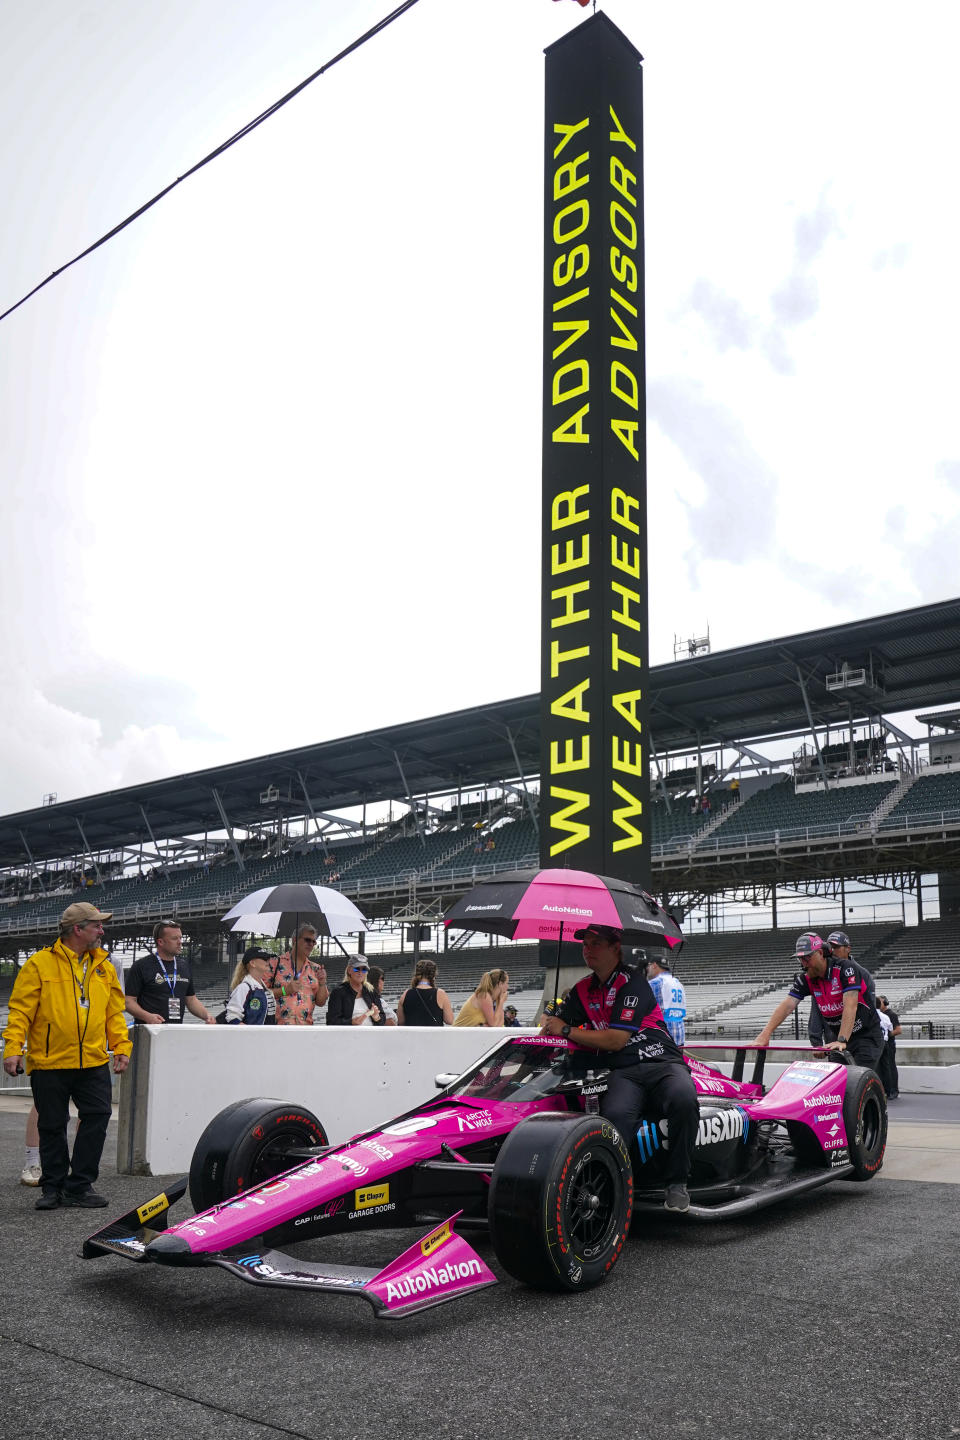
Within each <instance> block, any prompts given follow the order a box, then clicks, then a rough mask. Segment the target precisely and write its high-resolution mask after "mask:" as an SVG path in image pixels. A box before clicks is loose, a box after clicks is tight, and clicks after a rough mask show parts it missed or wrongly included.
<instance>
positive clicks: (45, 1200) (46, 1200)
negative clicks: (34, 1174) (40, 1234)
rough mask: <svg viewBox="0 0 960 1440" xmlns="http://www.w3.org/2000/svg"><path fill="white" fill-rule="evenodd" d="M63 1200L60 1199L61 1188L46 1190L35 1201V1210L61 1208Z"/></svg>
mask: <svg viewBox="0 0 960 1440" xmlns="http://www.w3.org/2000/svg"><path fill="white" fill-rule="evenodd" d="M62 1204H63V1201H62V1200H61V1199H60V1191H59V1190H44V1192H43V1194H42V1195H40V1196H39V1197H38V1198H37V1200H36V1201H35V1202H34V1206H33V1208H34V1210H59V1209H60V1206H61V1205H62Z"/></svg>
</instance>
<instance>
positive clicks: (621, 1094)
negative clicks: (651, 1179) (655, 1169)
mask: <svg viewBox="0 0 960 1440" xmlns="http://www.w3.org/2000/svg"><path fill="white" fill-rule="evenodd" d="M600 1112H601V1114H602V1115H603V1116H604V1118H605V1119H607V1120H611V1121H612V1122H613V1124H614V1125H616V1127H617V1129H618V1130H620V1131H622V1133H623V1136H624V1138H625V1139H627V1140H629V1141H631V1142H632V1140H633V1137H634V1136H635V1135H636V1133H637V1125H638V1123H639V1122H640V1120H641V1119H647V1120H650V1119H660V1118H661V1117H663V1118H666V1120H667V1122H668V1124H669V1142H670V1143H669V1145H668V1147H667V1150H666V1156H667V1159H666V1165H665V1169H664V1177H663V1179H664V1184H665V1185H682V1184H685V1183H686V1180H687V1177H688V1176H689V1174H690V1167H691V1165H692V1164H693V1147H694V1146H695V1145H696V1143H697V1125H698V1123H699V1120H700V1105H699V1102H698V1100H697V1089H696V1086H695V1085H694V1083H693V1080H692V1079H691V1078H690V1071H689V1070H688V1069H687V1067H686V1065H684V1064H683V1062H682V1061H681V1062H680V1063H677V1062H676V1061H674V1060H642V1061H641V1062H640V1063H639V1064H637V1065H630V1066H627V1067H625V1068H624V1069H623V1070H611V1072H610V1079H609V1082H608V1084H607V1092H606V1094H605V1095H603V1096H602V1097H601V1100H600Z"/></svg>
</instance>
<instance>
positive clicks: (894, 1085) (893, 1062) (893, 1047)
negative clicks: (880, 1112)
mask: <svg viewBox="0 0 960 1440" xmlns="http://www.w3.org/2000/svg"><path fill="white" fill-rule="evenodd" d="M883 1049H884V1054H885V1055H886V1057H887V1061H888V1063H889V1066H890V1082H891V1088H890V1089H889V1090H888V1091H887V1094H888V1095H899V1094H900V1071H899V1070H898V1069H897V1042H896V1040H888V1041H887V1043H886V1045H884V1047H883Z"/></svg>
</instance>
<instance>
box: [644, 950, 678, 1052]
mask: <svg viewBox="0 0 960 1440" xmlns="http://www.w3.org/2000/svg"><path fill="white" fill-rule="evenodd" d="M647 980H648V981H649V983H650V989H651V990H652V991H653V993H654V995H656V997H657V1004H658V1005H659V1006H660V1009H661V1011H662V1012H663V1019H664V1024H665V1025H666V1027H667V1029H668V1031H669V1032H670V1034H671V1036H672V1037H673V1039H674V1040H675V1041H676V1042H677V1044H678V1045H682V1044H683V1043H684V1039H685V1036H686V1030H685V1025H686V1019H687V996H686V992H685V991H684V988H683V985H682V984H681V982H680V981H679V980H678V979H677V977H676V975H674V974H673V973H672V972H671V969H670V961H669V959H668V957H667V956H666V955H663V956H662V958H661V959H659V960H658V959H655V958H654V956H652V955H649V954H648V955H647Z"/></svg>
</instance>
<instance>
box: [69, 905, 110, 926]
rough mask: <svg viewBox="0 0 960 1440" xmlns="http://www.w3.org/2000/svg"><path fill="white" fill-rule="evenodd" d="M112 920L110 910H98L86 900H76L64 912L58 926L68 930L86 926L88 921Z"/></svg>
mask: <svg viewBox="0 0 960 1440" xmlns="http://www.w3.org/2000/svg"><path fill="white" fill-rule="evenodd" d="M112 919H113V911H112V910H98V909H97V907H96V905H91V904H89V902H88V901H86V900H78V901H76V902H75V903H74V904H73V905H68V906H67V908H66V910H64V912H63V914H62V915H61V916H60V926H61V928H62V929H64V930H70V929H72V928H73V926H74V925H86V923H87V921H88V920H112Z"/></svg>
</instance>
